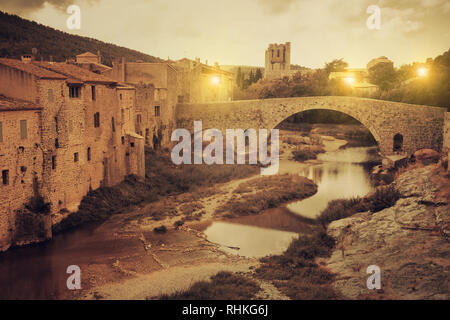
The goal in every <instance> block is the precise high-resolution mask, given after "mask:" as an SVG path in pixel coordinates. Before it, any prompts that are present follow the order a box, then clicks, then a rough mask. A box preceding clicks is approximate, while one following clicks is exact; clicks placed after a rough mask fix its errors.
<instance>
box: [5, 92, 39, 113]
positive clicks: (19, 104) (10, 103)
mask: <svg viewBox="0 0 450 320" xmlns="http://www.w3.org/2000/svg"><path fill="white" fill-rule="evenodd" d="M23 110H42V107H40V106H39V105H37V104H35V103H32V102H28V101H24V100H19V99H12V98H8V97H5V96H3V95H0V111H23Z"/></svg>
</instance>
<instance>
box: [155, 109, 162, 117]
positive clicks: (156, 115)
mask: <svg viewBox="0 0 450 320" xmlns="http://www.w3.org/2000/svg"><path fill="white" fill-rule="evenodd" d="M160 111H161V110H160V107H159V106H155V117H159V116H160Z"/></svg>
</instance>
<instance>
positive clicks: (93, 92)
mask: <svg viewBox="0 0 450 320" xmlns="http://www.w3.org/2000/svg"><path fill="white" fill-rule="evenodd" d="M91 95H92V101H95V86H91Z"/></svg>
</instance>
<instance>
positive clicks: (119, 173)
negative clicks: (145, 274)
mask: <svg viewBox="0 0 450 320" xmlns="http://www.w3.org/2000/svg"><path fill="white" fill-rule="evenodd" d="M0 94H1V95H3V96H4V98H2V103H1V105H2V107H1V108H0V122H1V125H0V128H1V140H0V150H1V151H0V153H1V156H0V171H1V172H2V175H3V176H2V177H4V181H2V182H5V183H3V184H0V189H1V190H0V194H1V195H2V201H1V202H0V221H1V222H0V249H5V248H7V247H8V245H9V244H10V243H14V242H17V241H18V239H15V238H14V232H15V226H16V222H15V219H16V216H17V214H16V213H17V212H18V210H21V209H22V208H23V206H24V203H25V201H26V199H27V198H30V197H31V195H32V194H36V193H37V194H38V195H39V196H41V197H42V198H43V200H44V201H45V202H48V203H50V213H51V222H52V223H57V222H59V221H60V220H61V219H62V218H63V217H65V216H66V215H67V214H70V212H73V211H76V210H77V208H78V205H79V203H80V201H81V199H82V198H83V197H84V196H85V195H86V194H87V193H88V192H89V190H92V189H97V188H99V187H100V186H112V185H115V184H117V183H119V182H121V181H122V180H123V178H124V177H125V176H127V175H130V174H135V175H138V176H142V177H143V176H145V159H144V139H143V137H141V136H139V135H137V134H136V133H135V132H136V128H135V122H134V115H135V109H136V106H135V100H136V93H135V90H134V88H128V87H124V86H122V85H121V84H119V83H118V82H117V81H115V80H113V79H110V78H107V77H105V76H103V75H100V74H97V73H94V72H91V71H88V70H86V69H84V68H82V67H80V66H77V65H74V64H70V63H52V62H37V61H32V59H31V60H30V59H25V60H23V61H20V60H13V59H0ZM121 98H122V99H127V104H126V105H127V107H128V115H129V117H122V115H123V114H125V111H122V110H123V109H124V107H123V104H122V103H121V102H120V101H121ZM31 180H33V183H31V182H30V181H31ZM22 181H24V182H23V183H22Z"/></svg>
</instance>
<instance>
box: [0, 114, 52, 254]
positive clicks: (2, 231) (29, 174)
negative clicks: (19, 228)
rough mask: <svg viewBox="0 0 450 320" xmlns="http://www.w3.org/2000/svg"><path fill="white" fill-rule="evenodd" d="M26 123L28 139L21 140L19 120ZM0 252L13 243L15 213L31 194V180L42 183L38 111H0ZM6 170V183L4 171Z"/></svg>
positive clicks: (32, 190)
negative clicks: (0, 132)
mask: <svg viewBox="0 0 450 320" xmlns="http://www.w3.org/2000/svg"><path fill="white" fill-rule="evenodd" d="M21 120H26V122H27V138H26V139H21V131H20V121H21ZM0 122H1V126H2V139H1V141H0V174H2V175H1V176H0V251H3V250H6V249H7V248H8V247H9V246H10V245H11V243H12V241H13V240H14V239H13V238H14V231H15V224H16V211H17V210H19V209H20V208H22V207H23V205H24V203H27V202H28V201H29V200H30V199H31V197H33V195H34V189H33V186H34V179H37V181H36V182H37V183H38V184H39V185H41V184H42V154H43V153H42V149H41V147H40V111H37V110H21V111H0ZM4 171H5V172H6V171H7V181H3V177H2V176H3V172H4Z"/></svg>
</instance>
